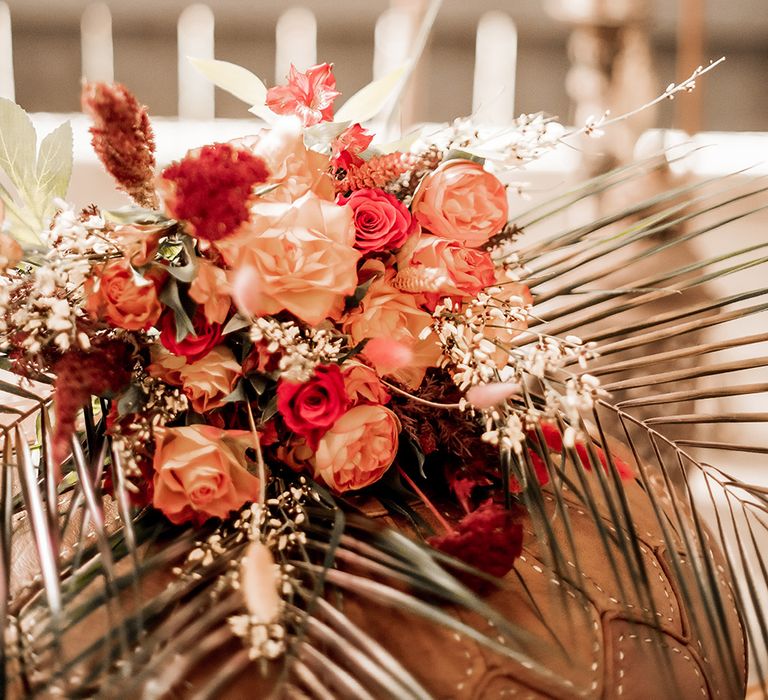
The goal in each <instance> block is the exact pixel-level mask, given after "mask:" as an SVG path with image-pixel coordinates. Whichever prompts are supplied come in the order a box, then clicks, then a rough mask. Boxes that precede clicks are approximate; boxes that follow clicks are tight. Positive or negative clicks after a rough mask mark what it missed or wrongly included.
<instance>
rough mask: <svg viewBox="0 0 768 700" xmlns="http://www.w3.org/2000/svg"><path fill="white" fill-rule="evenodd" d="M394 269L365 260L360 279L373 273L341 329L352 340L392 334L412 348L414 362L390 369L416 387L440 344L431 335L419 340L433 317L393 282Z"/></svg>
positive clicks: (436, 353)
mask: <svg viewBox="0 0 768 700" xmlns="http://www.w3.org/2000/svg"><path fill="white" fill-rule="evenodd" d="M394 275H395V271H394V270H393V269H392V268H391V267H390V268H387V267H385V265H384V263H383V262H382V261H381V260H373V259H371V260H366V261H365V263H364V264H363V267H362V268H361V269H360V279H361V281H365V280H366V279H370V278H371V277H374V276H375V279H374V280H373V282H371V285H370V287H369V288H368V291H367V293H366V295H365V296H364V297H363V299H362V301H361V302H360V304H359V305H358V306H357V307H355V308H354V309H353V310H352V311H351V312H350V313H349V314H348V315H347V316H346V317H345V318H344V319H342V324H343V329H344V332H345V333H348V334H349V335H350V336H351V337H352V341H353V342H354V343H359V342H361V341H362V340H365V339H366V338H391V339H393V340H397V341H399V342H401V343H403V344H404V345H407V346H409V347H410V348H411V350H412V352H413V365H412V366H411V367H408V368H406V369H401V370H398V371H397V372H394V373H392V376H394V377H395V378H396V379H398V380H400V381H403V382H405V383H406V384H408V386H410V387H412V388H416V387H418V386H419V384H421V381H422V379H423V378H424V373H425V372H426V371H427V368H428V367H434V366H435V364H436V363H437V359H438V358H439V357H440V347H439V346H438V344H437V342H436V341H435V338H434V337H430V338H427V339H426V340H420V339H419V335H420V334H421V332H422V331H423V330H424V329H425V328H426V327H427V326H429V325H430V324H431V323H432V317H431V316H430V315H429V314H428V313H427V312H426V311H423V310H422V309H420V308H419V306H418V303H417V299H416V297H415V296H414V295H413V294H408V293H406V292H401V291H400V290H399V289H396V288H395V287H393V286H392V279H393V277H394Z"/></svg>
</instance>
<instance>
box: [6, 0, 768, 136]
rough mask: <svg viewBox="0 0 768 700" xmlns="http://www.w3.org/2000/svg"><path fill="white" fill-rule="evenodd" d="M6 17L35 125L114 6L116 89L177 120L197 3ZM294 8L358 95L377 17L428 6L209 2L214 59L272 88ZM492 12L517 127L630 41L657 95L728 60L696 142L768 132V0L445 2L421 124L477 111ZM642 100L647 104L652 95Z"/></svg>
mask: <svg viewBox="0 0 768 700" xmlns="http://www.w3.org/2000/svg"><path fill="white" fill-rule="evenodd" d="M6 4H7V7H8V8H9V10H10V13H9V14H10V21H11V23H12V28H13V32H12V36H13V49H12V55H13V67H14V70H15V97H16V99H17V101H18V102H19V103H20V104H21V105H22V106H23V107H24V108H25V109H27V110H28V111H33V112H39V111H47V112H73V111H77V110H78V109H79V104H78V95H79V80H80V76H81V73H82V72H83V70H82V60H83V58H82V53H81V22H82V23H83V25H84V27H85V28H87V27H89V26H90V27H91V28H94V27H95V30H94V31H96V33H97V34H98V31H99V26H100V25H99V22H103V15H104V13H103V6H104V5H106V6H107V7H108V9H109V13H107V14H108V15H111V23H112V35H113V55H114V77H115V79H116V80H119V81H121V82H123V83H125V84H127V85H128V86H129V87H130V88H131V89H132V90H133V91H134V92H135V93H136V94H137V96H138V97H139V99H140V100H142V101H144V102H145V103H146V104H147V105H148V106H149V108H150V113H151V114H154V115H156V116H172V115H176V114H177V111H178V88H177V85H178V78H177V74H178V69H177V24H178V21H179V17H180V16H181V15H182V13H183V12H184V10H185V8H188V6H189V5H190V4H191V3H190V2H189V0H132V1H131V2H125V1H124V0H107V1H106V2H105V3H100V4H98V5H96V6H94V4H93V3H91V2H88V1H87V0H9V2H7V3H6ZM294 5H300V6H301V7H303V8H306V9H307V10H309V11H310V12H311V15H309V14H304V15H301V14H299V15H296V16H295V17H294V20H295V21H296V22H299V24H301V22H306V21H311V16H314V21H315V22H316V28H317V44H316V56H317V59H318V60H319V61H329V62H331V61H332V62H334V63H335V64H336V74H337V78H338V82H339V86H340V89H341V90H342V91H343V92H344V93H345V94H347V95H349V94H351V93H352V92H353V91H354V90H356V89H357V88H359V87H361V86H362V85H364V84H365V83H367V82H368V81H369V80H370V79H371V75H372V71H373V55H374V52H373V44H374V34H375V32H376V25H377V19H379V17H380V16H381V15H382V13H384V12H385V11H387V10H392V9H393V8H395V9H397V10H399V11H401V12H406V13H411V14H415V15H418V13H419V12H422V11H423V10H424V8H425V6H426V3H424V2H421V1H420V0H399V1H391V2H389V1H387V0H366V2H360V0H334V1H332V2H331V1H329V0H301V2H298V3H293V2H290V0H258V1H257V2H254V1H252V0H209V2H208V3H207V6H208V7H209V8H210V9H211V11H212V14H213V16H214V17H215V29H214V37H215V55H216V57H217V58H221V59H225V60H228V61H232V62H235V63H238V64H240V65H243V66H246V67H248V68H249V69H250V70H252V71H253V72H255V73H256V74H257V75H259V76H260V77H262V79H264V80H265V81H266V82H268V84H273V82H274V80H275V70H276V62H278V63H279V62H280V56H279V55H278V56H277V58H276V45H275V41H276V39H275V36H276V32H275V30H276V25H277V23H278V20H279V19H280V17H281V15H283V14H284V13H285V11H286V10H288V9H290V8H291V7H293V6H294ZM89 6H91V9H90V10H88V8H89ZM493 11H500V12H503V13H505V14H506V15H507V16H508V17H509V18H510V19H511V20H512V21H513V22H514V25H515V27H516V30H517V38H518V47H519V53H518V59H517V71H516V86H515V89H514V92H515V106H514V109H515V112H516V113H520V112H534V111H540V110H543V111H545V112H547V113H550V114H552V115H556V116H558V117H560V119H562V120H564V121H566V122H569V121H573V119H574V116H575V106H574V96H573V91H572V90H571V91H570V93H571V94H570V95H569V92H568V91H566V90H565V89H564V88H565V86H566V84H567V81H568V74H569V70H571V69H573V68H574V64H576V68H577V74H578V68H579V64H584V63H585V62H586V63H589V62H590V61H592V62H593V63H594V62H595V61H597V62H599V61H604V60H605V56H599V55H597V54H599V52H600V51H603V52H604V51H605V50H606V49H605V46H604V45H605V43H606V42H607V43H608V44H610V42H611V40H612V39H615V36H616V33H617V32H622V31H626V30H627V29H628V28H629V29H631V30H632V31H633V32H634V34H633V35H632V37H633V38H632V41H634V46H635V49H636V50H639V51H640V52H642V51H643V47H644V46H646V47H647V48H648V49H649V51H650V56H651V57H652V62H651V63H652V68H651V66H650V65H648V66H646V65H645V64H644V62H643V61H642V60H639V59H638V58H637V56H635V59H634V60H633V64H634V68H630V69H629V75H627V76H624V80H625V82H627V83H628V84H630V85H632V84H633V82H634V83H635V84H636V85H637V84H639V85H644V84H645V83H647V82H648V75H647V71H649V70H651V69H652V71H653V80H652V85H653V86H654V89H655V90H656V91H658V90H659V89H663V87H664V86H666V85H667V84H668V83H669V82H671V81H673V80H675V79H676V78H677V79H680V78H681V77H682V75H681V71H687V72H688V73H690V71H691V70H692V69H693V68H695V66H696V65H698V63H706V62H708V61H709V60H710V59H714V58H719V57H720V56H726V57H727V61H726V63H725V64H724V65H723V66H721V67H720V68H718V70H717V71H715V73H714V74H712V75H710V76H708V77H707V78H706V80H705V81H704V84H703V86H702V88H701V89H700V90H697V93H696V97H695V98H694V100H693V101H694V103H695V110H693V111H694V112H695V114H694V115H693V116H690V115H689V116H688V117H687V118H688V119H689V124H690V126H691V127H692V128H689V130H696V129H697V128H700V129H702V130H707V131H750V130H751V131H765V130H768V90H766V89H765V81H766V69H768V0H602V2H601V1H600V0H551V1H549V2H547V0H472V2H467V0H445V2H444V3H443V7H442V10H441V12H440V15H439V17H438V19H437V22H436V24H435V27H434V30H433V33H432V37H431V40H430V43H429V46H428V50H427V52H426V54H425V59H424V61H423V63H422V67H421V69H420V75H419V80H418V85H419V90H418V99H417V101H416V103H414V104H413V105H412V106H413V110H414V111H413V113H412V115H411V116H412V118H413V119H415V120H418V121H445V120H448V119H450V118H452V117H454V116H456V115H461V114H468V113H470V112H471V111H472V96H473V71H474V65H475V49H476V35H477V27H478V22H479V21H480V19H481V18H482V17H483V15H485V14H486V13H488V12H493ZM84 13H85V15H84ZM302 17H303V19H302ZM307 17H310V20H307V19H306V18H307ZM398 26H399V27H400V29H399V30H398V31H397V32H396V34H399V36H400V40H401V42H402V40H403V39H407V30H406V29H405V27H404V25H403V24H402V23H401V24H400V25H398ZM590 27H591V28H592V31H593V34H592V36H595V32H601V34H600V37H601V39H602V40H603V41H602V45H603V48H602V49H601V48H599V46H600V44H598V45H595V46H591V45H590V44H589V41H588V40H587V41H586V43H585V41H584V33H583V31H582V35H581V39H580V38H579V36H576V37H574V33H576V34H577V35H578V31H579V30H580V29H581V30H584V29H585V28H587V29H588V30H589V28H590ZM299 35H300V34H299ZM587 36H589V34H587ZM2 41H3V45H0V50H2V51H3V52H4V54H6V55H7V51H8V49H9V46H8V45H7V44H8V40H7V38H5V37H2ZM395 41H397V37H395ZM608 50H609V51H610V48H609V49H608ZM681 52H682V55H681ZM299 53H301V51H299ZM97 63H98V59H97ZM277 67H278V69H279V70H280V69H281V66H277ZM92 72H93V70H92ZM582 73H583V71H582ZM91 77H95V78H99V77H102V76H98V75H95V76H91ZM582 77H583V76H582ZM640 93H641V95H640V96H641V97H643V98H644V97H645V95H644V94H643V93H644V90H640ZM215 115H216V116H217V117H241V118H242V117H247V116H248V115H247V113H246V112H245V109H244V106H243V105H242V104H241V103H239V102H238V101H237V100H235V99H234V98H231V97H230V96H229V95H226V94H224V93H217V95H216V106H215ZM685 118H686V117H685V116H684V115H683V116H681V115H679V114H676V112H675V103H665V104H664V105H663V106H662V108H661V109H660V110H659V112H658V113H657V115H656V117H655V119H656V125H658V126H664V127H669V126H685V125H684V124H681V123H679V122H680V120H682V119H685Z"/></svg>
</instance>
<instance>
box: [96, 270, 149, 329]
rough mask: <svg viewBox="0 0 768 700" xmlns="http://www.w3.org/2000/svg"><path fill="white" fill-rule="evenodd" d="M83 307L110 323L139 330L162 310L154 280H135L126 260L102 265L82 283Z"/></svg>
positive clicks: (145, 327)
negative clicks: (95, 275) (84, 297)
mask: <svg viewBox="0 0 768 700" xmlns="http://www.w3.org/2000/svg"><path fill="white" fill-rule="evenodd" d="M85 292H86V303H85V307H86V309H87V310H88V311H89V312H90V313H91V314H93V315H94V316H101V317H102V318H104V319H106V320H107V321H108V322H109V323H111V324H112V325H113V326H117V327H118V328H125V329H126V330H128V331H142V330H146V329H147V328H149V327H150V326H153V325H154V324H155V323H157V320H158V319H159V318H160V313H161V312H162V307H161V306H160V300H159V299H158V298H157V289H156V287H155V283H154V282H153V281H151V280H149V279H147V280H144V281H139V280H137V279H136V275H135V273H134V271H133V269H132V268H131V266H130V264H129V263H128V261H127V260H125V259H122V260H115V261H114V262H111V263H109V264H108V265H106V266H105V267H104V268H103V269H102V271H101V275H99V276H97V277H95V278H91V279H89V280H88V282H87V283H86V287H85Z"/></svg>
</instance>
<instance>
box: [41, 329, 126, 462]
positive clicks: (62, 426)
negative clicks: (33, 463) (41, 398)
mask: <svg viewBox="0 0 768 700" xmlns="http://www.w3.org/2000/svg"><path fill="white" fill-rule="evenodd" d="M132 353H133V349H132V348H131V346H130V345H128V344H127V343H124V342H122V341H120V340H107V341H105V342H103V343H101V344H100V345H99V346H97V347H94V348H92V349H91V350H89V351H87V352H86V351H83V350H70V351H69V352H67V353H66V354H64V355H63V356H62V357H61V359H59V360H58V361H57V362H56V364H55V365H54V367H53V371H54V373H55V374H56V382H55V384H54V407H55V411H56V427H55V430H54V433H53V461H54V464H56V465H59V464H61V462H62V461H64V459H65V458H66V456H67V454H68V451H69V440H70V438H71V437H72V435H73V434H74V432H75V421H76V419H77V412H78V411H79V410H80V409H81V408H82V407H83V406H85V405H86V404H87V403H88V402H89V401H90V400H91V396H105V395H110V394H114V393H116V392H117V391H119V390H120V389H122V388H123V387H124V386H126V385H127V384H128V382H130V380H131V364H132V363H131V355H132Z"/></svg>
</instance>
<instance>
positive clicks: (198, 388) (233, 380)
mask: <svg viewBox="0 0 768 700" xmlns="http://www.w3.org/2000/svg"><path fill="white" fill-rule="evenodd" d="M241 374H242V372H241V369H240V365H239V364H238V363H237V360H235V356H234V355H233V354H232V351H231V350H230V349H229V348H228V347H226V346H224V345H219V346H217V347H215V348H214V349H213V350H211V351H210V352H209V353H208V354H206V355H205V357H203V358H201V359H199V360H198V361H197V362H191V363H188V364H185V365H184V366H183V367H182V368H181V369H180V370H179V376H180V378H181V385H182V387H183V389H184V394H186V397H187V398H188V399H189V403H190V405H191V406H192V408H193V409H194V410H195V411H197V412H198V413H205V412H206V411H211V410H213V409H214V408H219V406H223V405H224V403H225V402H224V399H226V398H227V396H229V395H230V394H231V393H232V392H233V391H234V389H235V385H236V384H237V380H238V379H239V378H240V376H241Z"/></svg>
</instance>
